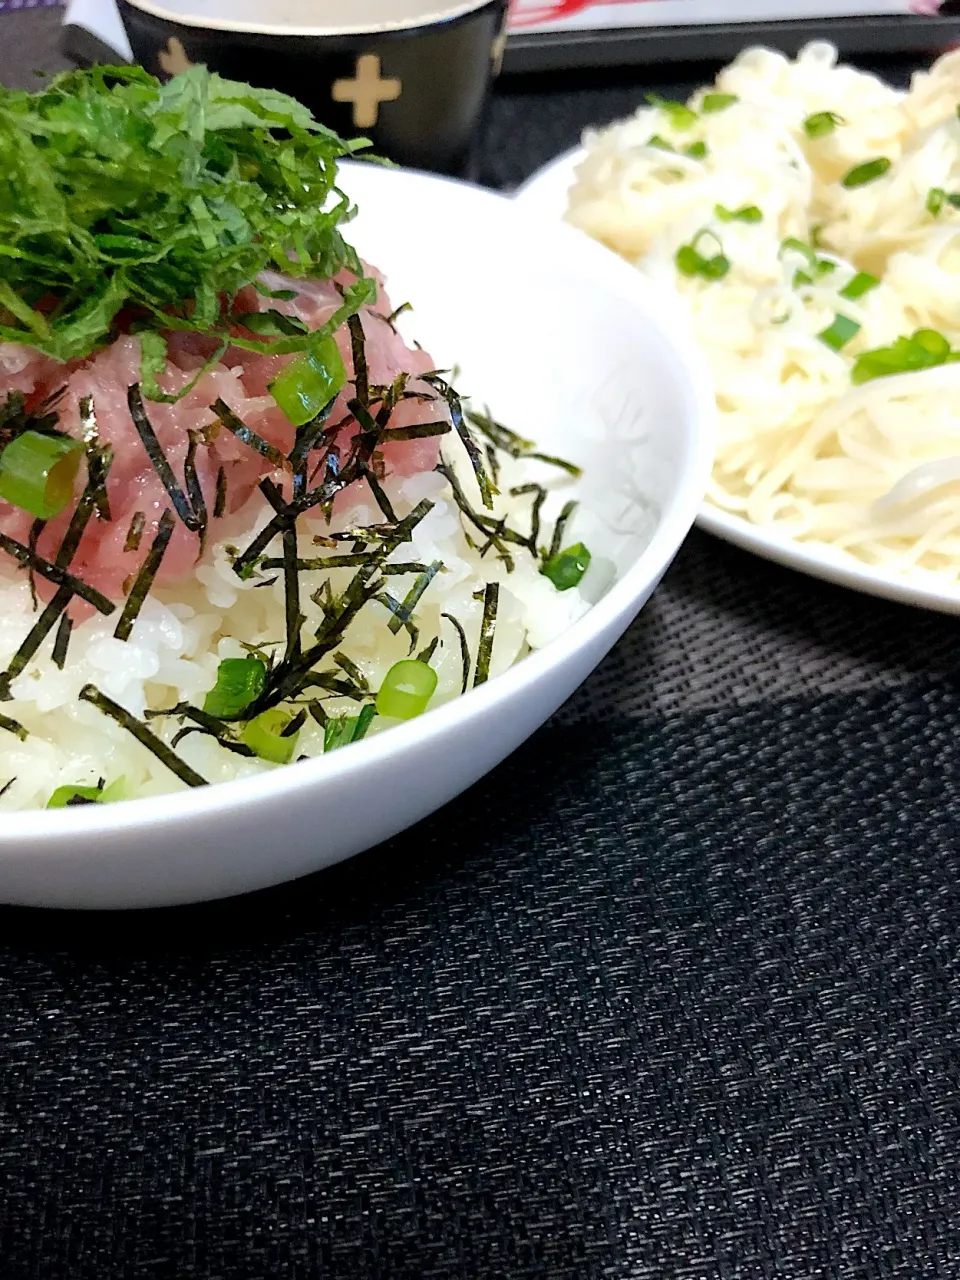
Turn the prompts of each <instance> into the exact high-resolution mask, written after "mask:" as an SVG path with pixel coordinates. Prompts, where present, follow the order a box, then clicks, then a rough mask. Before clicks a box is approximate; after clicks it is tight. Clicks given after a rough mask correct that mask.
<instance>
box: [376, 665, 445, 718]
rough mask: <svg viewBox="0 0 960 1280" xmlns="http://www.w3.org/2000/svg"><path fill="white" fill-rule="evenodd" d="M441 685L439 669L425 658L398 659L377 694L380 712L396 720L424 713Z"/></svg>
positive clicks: (379, 713)
mask: <svg viewBox="0 0 960 1280" xmlns="http://www.w3.org/2000/svg"><path fill="white" fill-rule="evenodd" d="M436 688H437V673H436V672H435V671H434V670H433V668H432V667H429V666H427V664H426V663H425V662H418V661H417V660H416V659H406V660H404V661H402V662H395V663H394V664H393V666H392V667H391V668H390V670H389V671H388V672H387V674H386V675H385V676H384V678H383V684H382V685H381V686H380V691H379V693H378V694H377V713H378V715H381V716H389V717H390V718H391V719H393V720H412V719H413V718H414V716H420V715H423V713H424V711H426V709H427V704H428V703H429V701H430V699H431V698H432V697H433V695H434V693H435V692H436Z"/></svg>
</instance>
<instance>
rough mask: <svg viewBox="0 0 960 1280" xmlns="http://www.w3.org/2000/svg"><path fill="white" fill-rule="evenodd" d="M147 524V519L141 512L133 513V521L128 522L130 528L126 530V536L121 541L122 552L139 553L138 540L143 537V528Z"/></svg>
mask: <svg viewBox="0 0 960 1280" xmlns="http://www.w3.org/2000/svg"><path fill="white" fill-rule="evenodd" d="M146 523H147V517H146V516H145V515H144V513H143V512H142V511H135V512H134V513H133V519H132V520H131V521H130V528H129V529H128V530H127V536H126V538H125V539H124V541H123V549H124V551H139V550H140V539H141V538H142V537H143V527H144V525H145V524H146Z"/></svg>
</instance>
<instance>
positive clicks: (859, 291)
mask: <svg viewBox="0 0 960 1280" xmlns="http://www.w3.org/2000/svg"><path fill="white" fill-rule="evenodd" d="M879 283H880V281H879V280H878V279H877V277H876V276H872V275H871V274H870V272H869V271H858V272H857V274H856V275H855V276H854V277H853V279H852V280H849V281H848V282H847V283H846V284H845V285H844V286H843V288H842V289H841V290H840V297H841V298H849V299H850V301H851V302H856V300H857V299H858V298H862V297H863V296H864V294H867V293H869V292H870V290H871V289H875V288H876V287H877V285H878V284H879Z"/></svg>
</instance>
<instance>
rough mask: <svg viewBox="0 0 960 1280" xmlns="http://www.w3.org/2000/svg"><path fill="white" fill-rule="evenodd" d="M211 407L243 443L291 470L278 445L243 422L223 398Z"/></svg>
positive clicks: (279, 466)
mask: <svg viewBox="0 0 960 1280" xmlns="http://www.w3.org/2000/svg"><path fill="white" fill-rule="evenodd" d="M210 408H211V409H212V410H213V412H214V413H215V414H216V415H217V417H218V418H219V419H220V421H221V422H222V423H223V425H224V426H225V427H226V428H227V430H228V431H232V432H233V434H234V435H235V436H236V437H237V439H238V440H239V441H240V442H241V444H245V445H247V446H248V447H249V448H251V449H253V450H254V452H255V453H259V454H260V456H261V458H266V460H267V462H269V463H270V464H271V465H272V466H274V467H277V468H278V470H282V471H289V470H290V469H291V467H290V462H289V461H288V459H287V457H286V456H285V455H284V454H282V453H281V452H280V450H279V449H278V448H277V446H276V445H274V444H271V443H270V441H269V440H264V438H263V436H261V435H258V434H257V433H256V431H254V430H253V428H252V427H248V426H246V425H245V423H243V422H241V420H240V419H239V418H238V417H237V415H236V414H235V413H234V412H233V410H232V409H231V408H230V406H229V405H228V404H226V403H225V402H224V401H223V400H221V399H219V398H218V399H217V402H216V404H212V405H211V406H210Z"/></svg>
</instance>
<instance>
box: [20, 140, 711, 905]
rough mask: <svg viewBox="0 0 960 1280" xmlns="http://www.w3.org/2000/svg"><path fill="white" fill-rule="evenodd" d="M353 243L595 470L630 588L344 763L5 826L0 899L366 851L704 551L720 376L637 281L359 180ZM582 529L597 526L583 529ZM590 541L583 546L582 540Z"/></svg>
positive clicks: (120, 895) (201, 884) (481, 756)
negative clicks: (673, 567)
mask: <svg viewBox="0 0 960 1280" xmlns="http://www.w3.org/2000/svg"><path fill="white" fill-rule="evenodd" d="M343 184H344V186H345V187H346V189H347V190H348V191H349V192H350V194H351V195H352V197H353V198H354V199H355V200H356V201H357V203H358V204H359V206H360V209H361V213H360V216H359V217H358V219H357V221H356V222H355V223H353V224H351V225H350V227H349V228H348V235H349V238H350V239H351V241H352V242H353V243H354V244H355V245H356V246H357V248H358V250H359V251H360V253H361V254H363V255H364V256H365V257H366V258H367V259H368V260H369V261H370V262H372V263H374V264H376V265H378V266H379V267H380V268H381V269H382V270H383V271H384V272H385V273H386V276H387V280H388V283H389V287H390V290H391V294H392V296H393V298H394V300H395V301H404V300H408V299H409V300H410V301H411V302H412V303H413V305H414V311H413V313H412V314H411V315H410V316H409V317H408V320H409V324H408V326H407V328H408V332H410V333H412V334H415V335H416V336H418V337H419V338H420V339H421V340H422V341H423V344H424V346H425V347H426V348H427V350H429V351H430V352H431V354H432V356H433V357H434V359H435V360H436V361H437V362H438V363H439V364H440V366H441V367H449V366H450V365H451V364H453V363H454V362H458V363H459V364H460V365H461V367H462V371H463V372H462V377H461V379H460V381H459V385H460V387H461V388H462V389H463V390H464V391H468V392H472V393H474V394H475V395H476V396H477V398H479V399H481V401H487V402H488V403H489V404H490V407H491V409H492V411H493V412H494V413H495V414H496V415H497V416H498V417H500V418H502V419H503V420H504V421H506V422H507V423H511V424H513V426H515V427H517V428H520V429H522V431H523V432H524V434H526V435H530V436H532V437H533V438H535V439H536V440H537V441H538V442H539V443H540V445H541V447H543V448H545V449H547V450H548V451H549V452H551V453H558V454H562V455H566V456H567V457H571V458H572V459H574V460H575V461H578V462H580V463H582V465H583V466H584V469H585V470H584V476H583V479H582V481H581V482H580V484H579V497H580V499H581V503H582V517H581V515H578V518H577V519H578V522H577V524H576V526H575V531H576V532H577V534H578V536H583V537H584V538H585V540H586V541H587V542H588V544H589V545H590V548H591V551H593V553H594V556H595V559H596V561H597V563H598V565H599V564H601V563H602V562H603V561H606V562H608V564H609V575H610V580H611V585H610V586H609V588H608V589H607V591H606V593H605V594H603V595H602V596H601V598H600V599H599V600H598V601H597V603H596V604H595V605H594V606H593V608H592V609H591V610H590V611H589V612H588V613H587V614H586V615H585V616H584V617H583V618H581V619H580V621H579V622H577V623H575V624H574V625H573V626H572V627H571V628H570V629H569V630H568V631H566V632H564V633H563V634H562V635H560V636H559V637H558V638H557V639H556V640H554V641H553V643H551V644H549V645H548V646H547V647H546V648H544V649H541V650H539V651H537V652H535V653H532V654H531V655H530V656H529V657H526V658H524V659H523V661H522V662H520V663H518V664H517V665H516V666H514V667H512V668H511V669H510V670H509V671H507V672H506V673H504V674H503V675H500V676H497V677H496V678H495V679H493V680H490V681H489V682H488V683H486V684H484V685H482V686H481V687H480V688H477V689H472V690H471V691H470V692H469V693H467V694H466V695H465V696H464V697H462V698H459V699H456V700H455V701H453V702H450V703H447V704H446V705H444V706H440V707H438V708H437V709H436V710H433V711H429V712H427V714H426V715H423V716H421V717H420V718H419V719H417V720H413V721H410V722H409V723H408V724H405V725H402V726H401V727H399V728H396V729H393V730H391V731H390V732H388V733H384V734H380V735H378V736H376V737H374V738H371V739H366V740H364V741H363V742H359V743H356V744H354V745H353V746H349V747H346V748H344V749H342V750H340V751H337V752H335V753H333V754H332V755H330V756H326V757H323V758H321V759H316V760H305V761H302V762H299V763H296V764H291V765H287V766H285V767H283V768H279V769H275V770H272V771H270V772H268V773H263V774H259V775H257V776H256V777H253V778H245V779H242V780H239V781H235V782H227V783H222V784H220V785H217V786H209V787H200V788H197V789H195V790H191V791H179V792H174V793H172V794H170V795H164V796H158V797H151V798H149V799H143V800H133V801H130V802H128V803H124V804H114V805H104V806H100V805H89V806H83V807H75V808H67V809H56V810H39V811H33V812H22V813H9V814H4V820H3V824H2V828H0V901H2V902H20V903H31V904H37V905H43V906H66V907H69V906H77V907H80V906H82V907H119V906H157V905H161V904H166V903H174V902H190V901H196V900H198V899H203V898H213V897H220V896H224V895H227V894H232V893H241V892H244V891H246V890H249V889H255V888H259V887H261V886H264V885H269V884H276V883H278V882H280V881H282V880H290V879H292V878H294V877H295V876H299V875H304V874H305V873H307V872H309V871H316V870H318V869H319V868H320V867H324V866H328V865H329V864H331V863H333V862H337V861H339V860H340V859H342V858H347V857H350V856H351V855H352V854H355V853H359V852H360V851H361V850H362V849H366V848H369V847H370V846H371V845H373V844H376V843H377V842H378V841H380V840H385V839H387V838H388V837H389V836H391V835H394V834H395V833H396V832H398V831H401V830H403V828H404V827H407V826H409V825H410V824H411V823H414V822H416V821H417V820H418V819H420V818H423V817H425V816H426V815H427V814H428V813H431V812H432V811H433V810H434V809H437V808H439V807H440V806H441V805H443V804H445V803H446V802H447V801H448V800H451V799H452V798H453V797H454V796H456V795H457V794H458V793H459V792H461V791H462V790H463V789H464V788H465V787H468V786H470V785H471V784H472V783H473V782H475V781H476V780H477V779H478V778H480V777H481V776H482V775H483V774H484V773H486V772H487V770H488V769H491V768H493V767H494V765H496V764H498V763H499V762H500V761H501V760H503V759H504V758H505V757H506V756H507V755H509V753H510V752H511V751H513V750H514V748H516V747H517V746H519V744H520V743H521V742H522V741H523V740H524V738H526V737H527V736H528V735H529V734H531V733H532V732H533V731H534V730H535V729H536V728H537V727H538V726H539V725H540V724H542V723H543V721H544V720H545V719H546V718H547V716H549V715H550V714H551V713H552V712H553V711H555V710H556V708H557V707H558V706H559V705H560V703H561V702H563V701H564V699H566V698H567V697H569V695H570V694H571V693H572V692H573V690H574V689H575V688H576V686H577V685H578V684H579V683H580V682H581V681H582V680H583V679H584V678H585V677H586V676H587V675H588V674H589V672H590V671H591V670H592V669H593V667H594V666H595V665H596V664H597V663H598V662H599V661H600V659H601V658H602V657H603V656H604V654H605V653H606V652H607V651H608V650H609V649H610V647H611V646H612V645H613V644H614V642H615V641H616V640H617V638H618V637H619V636H620V634H621V633H622V632H623V630H624V629H625V628H626V627H627V626H628V625H629V623H630V622H631V620H632V619H633V617H634V616H635V615H636V613H637V611H638V610H639V609H640V608H641V607H642V606H643V605H644V604H645V603H646V600H647V599H648V597H649V596H650V593H651V592H652V591H653V589H654V587H655V586H656V584H657V582H658V581H659V579H660V577H661V575H662V574H663V572H664V570H665V568H666V567H667V565H668V564H669V563H670V561H671V559H672V558H673V556H674V554H675V552H676V550H677V548H678V547H679V546H680V544H681V542H682V541H683V539H684V538H685V537H686V535H687V533H688V531H689V529H690V526H691V524H692V523H693V518H694V515H695V514H696V511H697V508H698V506H699V505H700V501H701V499H702V497H703V493H704V490H705V488H706V481H707V476H708V474H709V468H710V459H711V457H712V454H713V434H712V428H713V419H714V405H713V396H712V393H711V390H710V385H709V381H708V379H707V377H706V374H705V371H704V370H703V368H702V367H701V366H700V364H699V362H698V361H697V359H696V356H695V354H694V353H692V352H691V351H690V349H689V343H687V342H686V340H685V337H684V334H683V331H682V328H680V327H679V325H678V324H677V323H676V321H675V320H674V319H673V318H671V315H670V313H669V309H665V308H664V306H663V304H662V300H661V299H660V298H659V297H658V296H657V295H656V294H655V293H653V291H652V290H651V289H650V287H649V286H648V285H647V284H646V282H645V281H644V280H643V279H642V277H641V276H640V275H638V273H637V272H635V271H633V270H632V269H631V268H630V267H628V266H627V265H626V264H625V263H623V262H621V261H620V260H619V259H618V258H616V257H615V256H614V255H613V254H609V253H607V252H606V251H605V250H603V249H601V248H600V246H599V245H595V244H593V243H592V242H591V241H590V240H588V239H587V237H586V236H580V235H578V234H576V233H575V232H574V231H572V230H571V229H570V228H568V227H563V226H560V225H555V226H554V225H549V224H548V225H546V226H544V225H542V224H541V223H540V222H539V221H534V220H531V219H529V218H528V217H527V215H526V214H525V213H524V211H523V210H522V209H521V208H519V207H518V206H517V205H515V204H514V203H513V201H511V200H509V199H506V198H505V197H502V196H497V195H494V194H493V193H491V192H487V191H481V190H479V189H478V188H474V187H469V186H465V185H462V184H458V183H454V182H449V181H445V180H443V179H439V178H433V177H427V176H425V175H422V174H414V173H406V172H402V171H391V170H387V169H381V168H378V167H374V166H372V165H351V166H348V167H346V169H345V171H344V174H343ZM581 519H582V523H581ZM587 529H588V530H589V532H588V533H581V530H587Z"/></svg>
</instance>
